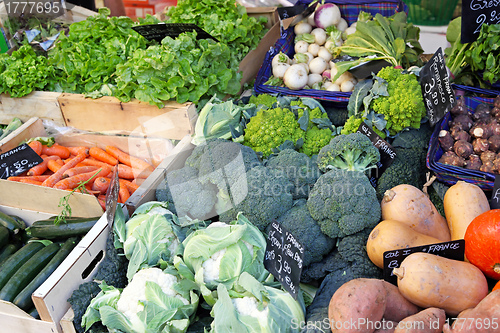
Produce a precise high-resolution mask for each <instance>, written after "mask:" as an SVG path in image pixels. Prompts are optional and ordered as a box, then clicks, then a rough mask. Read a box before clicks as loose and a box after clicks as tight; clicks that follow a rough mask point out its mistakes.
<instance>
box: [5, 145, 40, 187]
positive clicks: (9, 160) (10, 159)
mask: <svg viewBox="0 0 500 333" xmlns="http://www.w3.org/2000/svg"><path fill="white" fill-rule="evenodd" d="M42 161H43V159H42V158H41V157H40V156H39V155H38V154H37V153H36V152H35V151H34V150H33V149H31V147H30V146H28V144H26V143H23V144H22V145H19V146H17V147H16V148H14V149H11V150H9V151H6V152H5V153H3V154H0V178H1V179H7V178H9V177H13V176H17V175H20V174H22V173H23V172H25V171H28V170H29V169H31V168H32V167H34V166H35V165H38V164H40V163H42Z"/></svg>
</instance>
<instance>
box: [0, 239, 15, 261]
mask: <svg viewBox="0 0 500 333" xmlns="http://www.w3.org/2000/svg"><path fill="white" fill-rule="evenodd" d="M17 250H19V246H18V245H17V244H9V245H7V246H6V247H4V248H3V249H2V250H0V266H1V265H2V263H3V262H4V261H5V260H7V258H8V257H10V256H11V255H13V254H14V253H15V252H16V251H17Z"/></svg>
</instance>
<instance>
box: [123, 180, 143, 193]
mask: <svg viewBox="0 0 500 333" xmlns="http://www.w3.org/2000/svg"><path fill="white" fill-rule="evenodd" d="M119 181H120V186H125V187H126V188H127V190H128V191H129V193H130V194H132V193H134V192H135V190H137V189H138V188H139V186H138V185H137V184H134V183H132V182H131V181H128V180H125V179H119Z"/></svg>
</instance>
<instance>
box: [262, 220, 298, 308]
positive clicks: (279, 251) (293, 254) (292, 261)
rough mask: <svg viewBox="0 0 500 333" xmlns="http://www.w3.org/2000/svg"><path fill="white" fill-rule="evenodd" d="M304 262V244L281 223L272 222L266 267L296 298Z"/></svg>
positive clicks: (268, 238) (265, 260) (266, 254)
mask: <svg viewBox="0 0 500 333" xmlns="http://www.w3.org/2000/svg"><path fill="white" fill-rule="evenodd" d="M303 262H304V247H303V246H302V244H300V243H299V242H298V241H297V239H296V238H295V237H294V236H293V235H292V234H291V233H290V232H289V231H288V230H286V229H285V228H284V227H283V226H282V225H281V224H279V223H278V222H272V223H271V229H270V230H269V234H268V237H267V246H266V253H265V257H264V267H265V268H266V269H267V270H268V271H269V272H270V273H271V274H272V275H274V277H275V278H276V279H277V280H278V281H280V282H281V284H282V285H283V288H285V290H287V291H288V292H289V293H290V294H291V295H292V296H293V297H294V298H295V299H297V294H298V292H299V283H300V274H301V273H302V265H303Z"/></svg>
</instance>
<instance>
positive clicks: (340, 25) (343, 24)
mask: <svg viewBox="0 0 500 333" xmlns="http://www.w3.org/2000/svg"><path fill="white" fill-rule="evenodd" d="M336 27H337V29H338V30H340V31H345V29H347V28H348V27H349V24H348V23H347V21H346V20H344V19H343V18H341V19H340V21H339V23H337V25H336Z"/></svg>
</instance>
